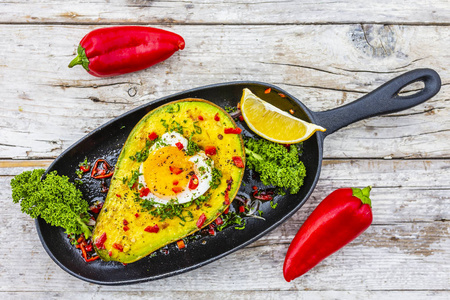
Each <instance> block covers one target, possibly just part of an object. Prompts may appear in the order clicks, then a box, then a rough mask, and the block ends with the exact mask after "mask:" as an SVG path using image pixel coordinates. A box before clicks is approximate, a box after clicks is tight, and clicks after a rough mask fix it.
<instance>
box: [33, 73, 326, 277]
mask: <svg viewBox="0 0 450 300" xmlns="http://www.w3.org/2000/svg"><path fill="white" fill-rule="evenodd" d="M240 84H242V85H245V84H257V85H262V86H266V87H268V88H274V89H275V90H280V88H279V87H277V86H275V85H273V84H268V83H264V82H259V81H231V82H224V83H216V84H210V85H206V86H201V87H196V88H193V89H190V90H185V91H182V92H178V93H175V94H172V95H169V96H165V97H162V98H159V99H156V100H153V101H151V102H148V103H146V104H143V105H140V106H138V107H136V108H134V109H132V110H129V111H127V112H125V113H123V114H121V115H119V116H118V117H116V118H114V119H112V120H110V121H108V122H106V123H104V124H103V125H101V126H99V127H97V128H96V129H94V130H93V131H91V132H90V133H88V134H86V135H85V136H83V137H82V138H80V139H79V140H77V141H76V142H75V143H73V144H72V145H71V146H69V147H68V148H67V149H66V150H64V151H63V152H62V153H61V154H60V155H59V156H58V157H57V158H56V159H55V160H54V161H53V162H52V163H51V164H50V165H49V167H48V168H47V170H46V172H45V174H47V173H48V172H49V171H50V170H52V168H53V166H54V165H55V164H56V162H57V161H58V160H59V159H60V158H61V157H63V156H64V155H65V154H66V153H68V152H70V151H71V150H72V149H73V148H75V147H76V146H77V145H78V144H79V143H81V142H82V141H83V140H85V139H87V138H88V137H90V136H91V135H93V134H95V133H97V132H99V131H101V130H103V129H104V128H105V127H107V126H109V125H110V124H112V123H114V122H116V121H117V120H120V119H121V118H123V117H125V116H127V115H129V114H132V113H134V112H136V111H139V110H142V109H145V108H147V107H148V106H150V105H162V104H164V102H165V101H167V100H168V99H172V98H176V97H179V96H182V95H184V94H187V93H192V92H195V91H198V90H203V89H209V88H216V87H223V86H229V85H240ZM283 93H284V94H285V95H286V96H287V97H289V98H290V99H292V100H294V101H295V103H296V104H297V105H298V106H299V107H300V108H301V109H302V110H303V111H304V112H305V113H306V114H307V115H308V117H309V118H310V119H311V120H313V121H314V120H315V116H314V113H313V112H311V111H310V110H309V109H308V108H307V107H306V106H305V105H304V104H303V103H302V102H300V101H299V100H298V99H297V98H295V97H294V96H292V95H291V94H289V93H288V92H286V91H284V90H283ZM174 101H175V100H174ZM311 138H314V139H315V140H316V142H317V145H318V150H319V153H318V159H319V161H318V166H317V171H316V174H315V176H314V179H313V184H312V185H311V186H310V187H309V191H308V192H307V193H306V195H305V196H304V197H303V199H301V201H300V202H299V204H298V205H297V206H296V207H295V208H294V209H292V210H291V211H290V212H289V213H287V214H285V215H284V216H283V217H282V218H280V219H279V220H278V221H277V222H275V223H274V224H272V225H271V226H270V227H268V228H267V229H265V230H264V231H262V232H261V233H259V234H257V235H255V236H253V237H252V238H250V239H248V240H247V241H246V242H244V243H242V244H240V245H238V246H236V247H234V248H232V249H230V250H229V251H226V252H224V253H221V254H219V255H217V256H215V257H213V258H210V259H207V260H205V261H202V262H200V263H197V264H194V265H192V266H190V267H186V268H184V269H181V270H176V271H172V272H168V273H165V274H161V275H156V276H149V277H143V278H140V279H132V280H122V281H111V282H110V281H100V280H94V279H91V278H86V277H84V276H82V275H80V274H78V273H76V272H73V271H72V270H71V269H69V268H68V267H66V266H65V265H64V264H63V263H62V262H60V261H59V260H58V259H57V258H56V257H55V256H54V255H53V253H52V252H51V251H50V249H49V248H48V246H47V244H46V243H45V241H44V237H43V233H42V231H41V225H40V223H41V222H45V221H44V220H42V219H40V218H39V219H36V220H35V225H36V229H37V233H38V236H39V239H40V241H41V244H42V245H43V247H44V249H45V251H46V252H47V254H48V255H49V256H50V258H51V259H52V260H53V261H54V262H55V263H56V264H57V265H58V266H59V267H60V268H62V269H63V270H64V271H66V272H67V273H69V274H71V275H72V276H74V277H76V278H78V279H81V280H84V281H86V282H90V283H94V284H98V285H109V286H115V285H128V284H137V283H142V282H148V281H153V280H157V279H163V278H167V277H171V276H174V275H179V274H182V273H185V272H188V271H192V270H194V269H197V268H199V267H202V266H205V265H207V264H209V263H211V262H214V261H216V260H218V259H220V258H223V257H225V256H227V255H229V254H231V253H233V252H235V251H237V250H239V249H242V248H244V247H245V246H248V245H249V244H251V243H253V242H254V241H256V240H258V239H260V238H261V237H263V236H264V235H266V234H268V233H269V232H270V231H272V230H273V229H275V228H277V227H278V226H280V225H281V224H282V223H284V222H285V221H287V220H288V219H289V218H290V217H291V216H292V215H294V214H295V213H296V212H297V211H298V210H299V209H300V208H301V207H302V206H303V205H304V204H305V203H306V201H307V200H308V198H309V197H310V196H311V194H312V192H313V191H314V189H315V186H316V185H317V182H318V180H319V177H320V172H321V165H322V158H323V157H322V155H323V135H322V134H321V133H319V132H316V134H315V135H313V136H312V137H311Z"/></svg>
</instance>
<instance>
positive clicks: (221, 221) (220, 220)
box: [215, 217, 223, 225]
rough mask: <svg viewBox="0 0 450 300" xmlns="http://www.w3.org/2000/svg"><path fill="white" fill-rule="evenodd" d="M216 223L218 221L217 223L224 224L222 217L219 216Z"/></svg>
mask: <svg viewBox="0 0 450 300" xmlns="http://www.w3.org/2000/svg"><path fill="white" fill-rule="evenodd" d="M215 223H216V225H222V224H223V220H222V218H221V217H217V219H216V221H215Z"/></svg>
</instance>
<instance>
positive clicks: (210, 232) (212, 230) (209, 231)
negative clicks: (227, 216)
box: [208, 228, 216, 235]
mask: <svg viewBox="0 0 450 300" xmlns="http://www.w3.org/2000/svg"><path fill="white" fill-rule="evenodd" d="M208 233H209V234H210V235H216V231H215V230H214V229H211V228H210V229H208Z"/></svg>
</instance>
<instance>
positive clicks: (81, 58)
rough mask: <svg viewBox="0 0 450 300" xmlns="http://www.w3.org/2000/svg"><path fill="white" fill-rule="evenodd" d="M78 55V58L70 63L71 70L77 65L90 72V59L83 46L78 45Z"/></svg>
mask: <svg viewBox="0 0 450 300" xmlns="http://www.w3.org/2000/svg"><path fill="white" fill-rule="evenodd" d="M77 54H78V55H77V57H75V58H74V59H73V60H72V61H71V62H70V64H69V68H72V67H73V66H76V65H82V66H83V68H84V69H85V70H86V71H89V59H88V58H87V56H86V50H85V49H84V48H83V47H81V45H78V49H77Z"/></svg>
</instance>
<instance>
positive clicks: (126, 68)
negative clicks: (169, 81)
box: [69, 26, 185, 77]
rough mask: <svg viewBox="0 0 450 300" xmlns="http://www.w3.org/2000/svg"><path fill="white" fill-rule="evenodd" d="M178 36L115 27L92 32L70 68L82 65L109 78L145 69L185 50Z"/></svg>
mask: <svg viewBox="0 0 450 300" xmlns="http://www.w3.org/2000/svg"><path fill="white" fill-rule="evenodd" d="M184 46H185V43H184V40H183V38H182V37H181V36H179V35H178V34H175V33H173V32H169V31H166V30H162V29H158V28H152V27H145V26H114V27H106V28H99V29H95V30H93V31H91V32H89V33H88V34H87V35H86V36H84V37H83V39H82V40H81V42H80V44H79V45H78V50H77V52H78V56H77V57H75V59H73V60H72V61H71V62H70V64H69V67H70V68H72V67H73V66H75V65H82V66H83V68H85V69H86V71H88V73H89V74H91V75H94V76H97V77H107V76H115V75H121V74H125V73H131V72H135V71H139V70H143V69H146V68H148V67H150V66H153V65H154V64H157V63H159V62H162V61H163V60H166V59H167V58H169V57H170V56H172V54H174V53H175V52H176V51H178V50H183V49H184Z"/></svg>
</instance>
